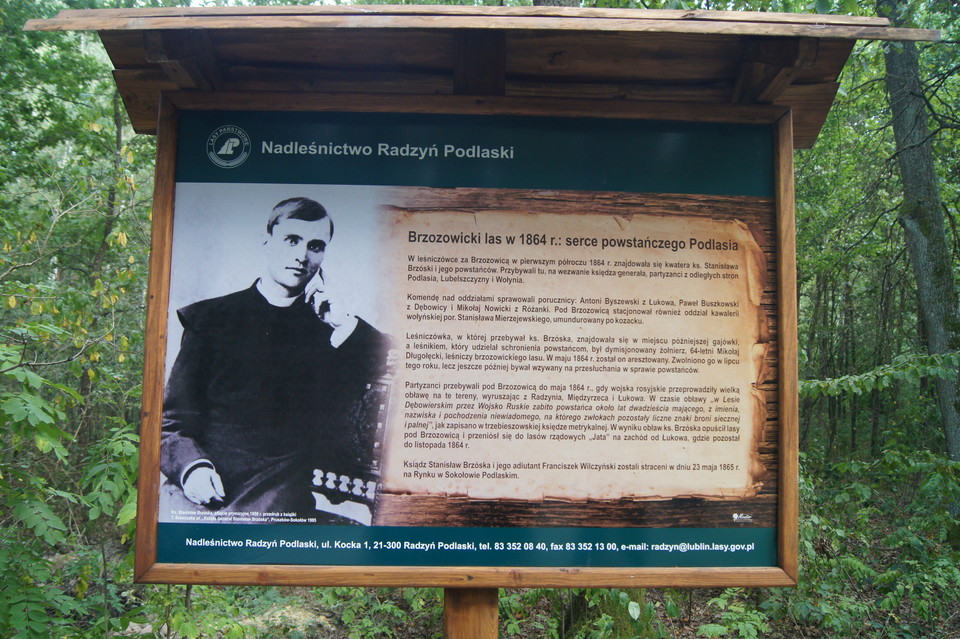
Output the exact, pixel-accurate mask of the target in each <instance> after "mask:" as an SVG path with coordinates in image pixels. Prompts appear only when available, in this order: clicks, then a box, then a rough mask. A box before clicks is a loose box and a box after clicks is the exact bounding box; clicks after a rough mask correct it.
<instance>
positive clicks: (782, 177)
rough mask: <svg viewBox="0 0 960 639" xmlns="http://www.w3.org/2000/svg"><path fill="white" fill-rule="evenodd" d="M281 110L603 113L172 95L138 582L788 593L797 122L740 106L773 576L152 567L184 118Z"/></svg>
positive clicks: (562, 103)
mask: <svg viewBox="0 0 960 639" xmlns="http://www.w3.org/2000/svg"><path fill="white" fill-rule="evenodd" d="M277 105H282V106H281V107H280V109H281V110H289V111H312V112H323V111H337V112H341V111H344V110H349V111H351V112H372V113H377V112H391V113H404V112H407V113H411V112H412V113H457V114H462V113H471V114H481V115H503V114H509V115H538V116H542V115H545V114H549V115H554V116H574V117H576V116H586V115H589V116H592V117H597V115H598V113H597V109H596V105H593V104H591V103H588V102H584V101H577V100H533V99H524V100H512V99H506V98H501V99H485V100H483V101H477V100H474V99H470V98H450V97H437V98H422V97H418V98H410V99H403V98H401V99H392V100H384V99H383V98H382V97H381V96H363V95H354V96H343V95H337V96H328V97H327V98H326V99H320V98H318V97H317V96H310V98H309V99H306V98H305V97H304V96H298V95H287V96H274V95H270V96H238V95H217V94H192V93H182V92H181V93H171V94H168V95H165V99H164V102H163V109H162V112H161V117H160V119H159V124H158V148H157V168H156V179H155V198H154V209H153V222H154V227H153V249H152V256H151V265H150V288H149V291H150V293H149V304H148V317H147V335H148V338H147V351H146V359H145V377H144V397H143V406H144V408H143V415H144V420H143V430H142V435H141V454H140V464H141V479H140V486H139V495H140V497H139V508H138V520H137V546H136V574H137V578H138V580H139V581H143V582H149V583H213V584H277V585H364V586H430V587H448V588H449V587H471V588H489V587H574V586H576V587H600V586H636V587H643V586H676V587H684V586H688V587H689V586H703V587H708V586H758V587H759V586H789V585H794V584H795V583H796V576H797V534H798V533H797V509H798V495H797V445H798V427H797V424H798V420H797V400H796V397H797V364H796V330H797V324H796V317H797V315H796V294H795V291H796V281H795V268H794V264H795V256H794V209H793V206H794V204H793V202H794V200H793V164H792V146H793V145H792V134H791V133H792V131H791V117H790V112H789V110H785V109H782V108H779V107H774V106H737V107H730V108H728V109H712V110H711V111H710V114H709V116H708V117H709V120H710V121H715V122H745V123H765V124H770V125H771V126H772V127H773V130H774V138H775V149H774V153H773V157H774V162H775V166H774V171H773V173H774V176H775V183H776V184H775V197H774V198H773V202H772V204H773V210H774V215H773V216H771V220H770V221H771V223H773V225H774V231H773V233H774V237H775V239H774V242H775V247H776V249H775V258H773V259H774V262H775V264H776V266H775V269H776V282H775V284H774V286H773V290H774V291H775V295H776V307H777V308H776V312H775V319H773V322H774V323H775V325H776V329H775V330H776V335H777V337H776V347H775V348H774V349H773V352H775V353H776V361H775V362H774V363H773V366H774V367H775V370H776V384H775V387H776V388H775V391H774V392H775V396H776V399H775V400H773V402H771V408H773V405H774V403H775V404H776V407H775V410H773V412H774V413H775V419H774V420H773V421H771V424H775V425H776V426H775V428H772V429H770V432H769V433H767V434H766V435H765V438H766V439H767V440H768V443H769V444H770V450H772V451H775V452H774V453H773V454H774V455H775V457H776V475H777V481H776V486H777V493H776V495H774V496H772V497H773V499H772V502H773V503H774V504H775V509H776V521H777V523H776V527H777V566H775V567H759V568H743V567H739V568H697V567H693V568H691V567H685V568H675V567H663V568H591V567H546V568H544V567H515V566H502V567H496V566H480V567H478V566H472V567H471V566H442V567H437V566H427V567H425V566H369V565H362V566H307V565H261V564H256V565H224V564H196V563H189V564H178V563H157V562H156V529H157V494H158V489H159V484H158V481H159V472H158V467H159V449H160V416H161V413H162V401H163V397H162V389H163V379H164V372H163V366H164V355H163V354H164V352H165V349H166V322H167V303H168V297H167V296H168V293H169V278H170V264H171V258H170V256H171V249H172V245H171V238H172V225H173V208H174V184H175V177H174V175H175V168H176V166H175V165H176V148H177V132H178V119H179V115H180V113H181V112H182V111H185V110H211V109H218V108H222V107H228V108H229V109H230V110H274V111H275V110H278V108H277ZM676 114H677V111H676V110H675V109H674V108H673V106H672V105H669V104H668V105H664V104H653V105H637V104H623V103H608V104H607V105H605V109H604V113H602V116H603V117H607V118H615V119H654V120H656V119H663V118H666V117H668V116H673V117H674V118H675V117H676Z"/></svg>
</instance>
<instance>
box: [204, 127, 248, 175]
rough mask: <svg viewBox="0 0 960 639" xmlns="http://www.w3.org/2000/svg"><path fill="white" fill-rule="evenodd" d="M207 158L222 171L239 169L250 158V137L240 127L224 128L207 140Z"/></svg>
mask: <svg viewBox="0 0 960 639" xmlns="http://www.w3.org/2000/svg"><path fill="white" fill-rule="evenodd" d="M207 157H208V158H210V161H211V162H213V163H214V164H216V165H217V166H219V167H220V168H221V169H232V168H234V167H238V166H240V165H241V164H243V163H244V162H246V161H247V158H248V157H250V136H249V135H247V132H246V131H244V130H243V129H241V128H240V127H238V126H233V125H227V126H222V127H220V128H218V129H217V130H216V131H214V132H213V133H211V134H210V137H208V138H207Z"/></svg>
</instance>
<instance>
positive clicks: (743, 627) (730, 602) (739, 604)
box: [697, 588, 770, 639]
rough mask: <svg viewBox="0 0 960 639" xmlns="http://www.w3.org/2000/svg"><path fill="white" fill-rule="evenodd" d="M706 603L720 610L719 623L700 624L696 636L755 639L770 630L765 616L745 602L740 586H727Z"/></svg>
mask: <svg viewBox="0 0 960 639" xmlns="http://www.w3.org/2000/svg"><path fill="white" fill-rule="evenodd" d="M707 605H708V606H713V607H715V608H717V609H719V610H720V623H719V624H716V623H710V624H704V625H702V626H700V628H698V629H697V635H698V636H704V637H721V636H724V637H740V639H757V637H764V636H766V633H769V632H770V625H769V624H768V623H767V618H766V616H765V615H764V613H763V612H761V611H760V610H757V609H756V608H755V607H753V606H750V605H748V604H747V603H746V601H745V600H744V592H743V589H742V588H727V589H726V590H724V591H723V594H721V595H720V596H719V597H714V598H713V599H711V600H710V601H708V602H707Z"/></svg>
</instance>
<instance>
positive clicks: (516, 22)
mask: <svg viewBox="0 0 960 639" xmlns="http://www.w3.org/2000/svg"><path fill="white" fill-rule="evenodd" d="M731 14H737V12H735V11H733V12H731ZM24 28H25V29H26V30H29V31H80V30H84V31H114V30H129V29H132V30H143V31H154V30H172V29H458V30H459V29H488V30H506V31H537V30H548V31H616V32H630V33H690V34H722V35H756V36H776V37H811V38H842V39H853V40H857V39H863V40H913V41H925V40H937V39H939V37H940V32H939V31H937V30H932V29H899V28H892V27H885V26H875V25H873V24H868V25H862V24H854V25H850V24H829V23H822V24H811V23H808V22H751V21H749V20H743V19H741V20H736V19H735V18H731V19H730V20H729V21H727V20H702V19H686V18H684V17H682V16H681V17H678V18H677V19H673V20H670V19H651V18H648V17H646V16H645V15H644V14H643V13H642V12H637V15H636V16H630V17H620V16H619V15H616V16H607V15H604V16H602V17H582V16H579V15H577V16H576V17H557V16H541V15H536V14H530V15H519V16H517V15H508V14H506V13H498V14H495V15H441V14H429V15H384V14H380V13H372V12H371V13H364V14H360V15H356V14H330V13H322V14H310V15H282V14H280V15H271V16H269V17H266V16H257V15H252V16H251V15H230V14H213V15H207V16H193V17H183V16H178V15H170V16H166V15H165V16H157V17H149V16H148V17H141V16H137V17H125V16H115V15H104V16H97V17H91V18H73V17H67V18H53V19H51V20H31V21H29V22H28V23H27V24H26V25H25V27H24Z"/></svg>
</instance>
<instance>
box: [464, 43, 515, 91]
mask: <svg viewBox="0 0 960 639" xmlns="http://www.w3.org/2000/svg"><path fill="white" fill-rule="evenodd" d="M455 37H456V49H455V53H454V62H453V92H454V93H458V94H468V95H503V94H504V92H505V88H506V68H507V47H506V35H505V34H504V32H503V31H481V30H468V31H460V32H457V34H456V36H455Z"/></svg>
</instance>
